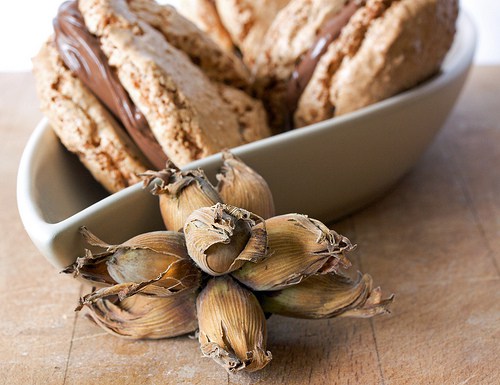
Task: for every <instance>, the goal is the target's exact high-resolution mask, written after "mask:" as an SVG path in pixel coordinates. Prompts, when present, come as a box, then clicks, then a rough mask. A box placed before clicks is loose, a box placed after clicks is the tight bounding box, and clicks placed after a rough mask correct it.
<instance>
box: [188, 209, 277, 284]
mask: <svg viewBox="0 0 500 385" xmlns="http://www.w3.org/2000/svg"><path fill="white" fill-rule="evenodd" d="M256 219H257V220H258V218H257V217H256V216H255V215H253V214H252V213H250V212H248V211H246V210H243V209H240V208H237V207H233V206H229V205H226V204H222V203H217V204H216V205H214V206H212V207H203V208H200V209H198V210H195V211H193V213H192V214H191V215H190V216H189V217H188V219H187V221H186V224H185V225H184V234H185V237H186V246H187V249H188V253H189V255H190V256H191V258H192V259H193V260H194V261H195V262H196V264H197V265H198V266H199V267H200V268H201V269H202V270H203V271H205V272H206V273H208V274H210V275H214V276H218V275H222V274H226V273H229V272H231V271H234V270H236V269H238V268H240V267H241V266H242V265H243V264H244V263H245V262H247V261H251V262H256V261H258V260H259V259H261V258H263V257H264V255H265V252H266V243H267V237H266V231H265V226H262V227H259V228H256V229H255V230H253V229H252V227H253V226H254V225H255V220H256Z"/></svg>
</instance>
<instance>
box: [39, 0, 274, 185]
mask: <svg viewBox="0 0 500 385" xmlns="http://www.w3.org/2000/svg"><path fill="white" fill-rule="evenodd" d="M54 26H55V34H54V36H53V37H52V38H51V39H50V40H49V42H48V43H47V44H46V45H45V46H44V47H43V48H42V50H41V51H40V53H39V55H38V56H37V57H36V58H35V59H34V74H35V77H36V79H37V90H38V94H39V98H40V100H41V106H42V111H43V112H44V113H46V115H47V116H48V118H49V121H50V123H51V126H52V127H53V128H54V131H55V132H56V133H57V134H58V135H59V136H60V137H61V141H62V142H63V144H65V145H66V144H67V143H68V140H67V139H68V137H69V136H74V135H78V134H79V133H80V132H82V131H85V130H83V129H82V127H80V122H81V120H79V119H78V116H77V114H80V115H82V116H85V117H86V118H88V117H91V119H87V121H86V124H87V125H88V127H91V128H94V130H93V132H92V135H90V134H88V133H87V134H86V135H87V136H86V138H87V139H88V138H90V136H92V143H93V144H94V148H93V151H94V152H95V151H97V150H96V149H97V148H99V151H102V155H103V157H104V156H107V157H108V158H109V163H112V164H113V167H114V169H112V168H110V167H105V166H104V165H103V164H99V166H98V167H97V166H95V162H90V161H88V160H87V156H89V151H87V150H88V146H87V147H83V148H82V147H80V146H79V145H78V143H79V142H78V140H76V141H75V140H73V145H72V146H68V149H69V150H70V151H72V152H75V153H77V154H78V156H79V157H80V159H82V162H83V163H84V164H85V165H86V166H87V167H88V168H89V170H90V172H91V173H92V174H93V175H94V176H95V177H96V179H97V180H99V181H100V182H101V183H102V184H103V185H104V186H105V187H106V188H107V189H108V190H109V191H111V192H114V191H117V190H119V189H121V188H123V187H125V186H126V185H129V184H131V183H135V181H137V177H130V178H128V179H126V178H125V179H124V180H123V183H103V180H105V179H107V178H108V177H109V178H112V175H111V174H113V173H118V174H121V175H135V174H136V173H137V172H138V171H139V172H140V171H141V170H143V169H144V168H155V169H159V168H162V167H163V166H164V165H165V162H166V160H167V159H169V160H170V161H172V162H174V163H175V164H177V165H178V166H183V165H185V164H187V163H189V162H191V161H193V160H196V159H199V158H202V157H205V156H207V155H210V154H213V153H216V152H218V151H220V150H222V149H224V148H231V147H235V146H238V145H241V144H244V143H247V142H249V141H254V140H257V139H261V138H264V137H266V136H268V135H269V129H268V128H267V125H266V114H265V111H264V109H263V107H262V104H261V103H260V102H259V101H258V100H256V99H254V98H252V97H251V96H249V95H248V94H247V93H245V92H244V90H245V89H248V86H249V74H248V71H247V70H246V68H245V66H244V65H243V64H242V63H241V61H240V60H239V59H238V58H237V57H236V56H234V55H232V54H230V53H227V52H224V51H223V50H221V48H220V47H219V46H218V45H217V44H215V43H214V42H213V41H212V40H211V39H209V38H208V37H207V36H206V35H205V34H203V33H202V32H201V31H200V30H199V29H198V28H197V27H195V26H194V25H193V24H192V23H191V22H189V21H188V20H186V19H185V18H183V17H182V16H181V15H180V14H178V13H177V12H176V11H175V10H174V9H173V8H172V7H168V6H160V5H158V4H157V3H156V2H154V0H130V1H125V0H80V1H78V2H76V1H70V2H66V3H64V4H63V5H62V6H61V8H60V11H59V14H58V16H57V17H56V19H55V22H54ZM47 58H51V59H50V60H48V59H47ZM49 79H50V80H49ZM61 79H64V80H65V82H64V84H63V83H61ZM68 79H70V81H69V80H68ZM66 80H67V81H66ZM76 91H81V92H79V93H78V92H76ZM83 99H84V100H86V101H87V100H91V101H92V103H90V102H89V103H83V102H82V100H83ZM54 100H57V101H59V103H54ZM68 100H70V103H67V102H68ZM75 106H77V107H78V108H76V109H75V108H74V107H75ZM96 111H98V112H96ZM93 114H94V115H95V116H94V115H93ZM72 119H73V120H74V122H73V123H72V124H70V125H67V124H64V122H67V121H68V120H72ZM96 121H98V122H99V123H100V124H102V125H105V127H106V132H108V130H113V131H114V132H115V135H116V137H117V138H118V137H119V138H121V139H120V141H116V143H118V144H120V146H122V147H123V148H125V147H126V148H127V149H128V150H127V151H118V152H117V153H116V154H109V153H107V152H106V148H104V147H102V148H101V147H99V146H98V144H99V143H100V142H101V141H102V140H103V138H102V137H101V136H100V134H101V132H102V131H103V129H102V127H99V128H100V129H97V128H96V126H95V123H96ZM68 130H70V131H71V133H69V134H68ZM87 131H88V130H87ZM63 138H66V139H64V140H63ZM87 139H86V140H84V142H85V143H86V142H88V140H87ZM124 159H125V160H126V161H124ZM132 160H133V161H134V162H135V163H136V167H134V168H133V169H131V168H128V165H129V164H130V163H134V162H132ZM135 163H134V164H135Z"/></svg>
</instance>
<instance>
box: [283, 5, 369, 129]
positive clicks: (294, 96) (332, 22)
mask: <svg viewBox="0 0 500 385" xmlns="http://www.w3.org/2000/svg"><path fill="white" fill-rule="evenodd" d="M364 3H365V1H359V0H350V1H348V2H347V3H346V4H345V5H344V7H343V8H342V10H341V11H340V12H339V13H337V14H336V15H335V16H333V17H332V18H331V19H329V20H327V21H326V22H325V23H324V25H323V26H322V27H321V30H320V32H319V34H318V37H317V39H316V41H315V43H314V44H313V45H312V47H311V49H309V51H307V53H306V54H305V55H304V56H303V57H302V60H301V61H300V62H299V63H298V64H297V66H296V67H295V70H294V71H293V73H292V76H291V78H290V80H289V81H288V85H287V108H288V111H289V113H290V115H291V116H290V122H293V113H294V112H295V110H296V109H297V105H298V103H299V99H300V96H301V95H302V93H303V92H304V90H305V88H306V86H307V84H308V83H309V81H310V80H311V78H312V76H313V73H314V70H315V69H316V66H317V65H318V63H319V60H320V59H321V57H322V56H323V55H324V54H325V52H326V50H327V48H328V46H329V45H330V44H331V43H332V42H333V41H335V40H336V39H337V38H338V37H339V36H340V33H341V32H342V28H344V27H345V26H346V25H347V23H348V22H349V19H350V18H351V17H352V15H354V13H355V12H356V11H357V10H358V9H359V8H360V7H361V6H362V5H363V4H364ZM288 128H292V127H288Z"/></svg>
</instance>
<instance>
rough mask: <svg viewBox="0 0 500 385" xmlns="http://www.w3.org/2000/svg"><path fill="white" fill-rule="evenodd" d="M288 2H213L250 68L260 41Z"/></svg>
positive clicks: (280, 0)
mask: <svg viewBox="0 0 500 385" xmlns="http://www.w3.org/2000/svg"><path fill="white" fill-rule="evenodd" d="M289 2H290V0H215V5H216V11H217V12H218V14H219V17H220V20H221V22H222V24H223V25H224V27H225V28H226V30H227V31H228V32H229V35H230V36H231V38H232V40H233V42H234V44H235V45H236V46H237V47H238V48H239V50H240V51H241V53H242V57H243V60H244V62H245V63H246V64H247V65H248V66H249V67H250V68H251V67H252V66H253V64H254V62H255V59H256V57H257V56H258V55H259V53H260V52H261V49H262V40H263V38H264V36H265V34H266V32H267V30H268V29H269V27H270V26H271V24H272V22H273V20H274V18H275V17H276V15H277V14H278V12H279V11H280V10H281V9H282V8H283V7H285V6H286V5H287V4H288V3H289Z"/></svg>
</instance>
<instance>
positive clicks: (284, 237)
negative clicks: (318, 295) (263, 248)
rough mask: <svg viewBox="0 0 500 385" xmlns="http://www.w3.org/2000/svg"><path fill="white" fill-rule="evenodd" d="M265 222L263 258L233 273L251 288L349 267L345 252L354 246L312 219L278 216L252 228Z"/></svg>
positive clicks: (281, 285)
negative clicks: (265, 240)
mask: <svg viewBox="0 0 500 385" xmlns="http://www.w3.org/2000/svg"><path fill="white" fill-rule="evenodd" d="M264 225H265V227H266V232H267V238H268V250H267V253H266V257H265V258H264V259H262V260H260V261H258V262H257V263H246V264H244V265H243V266H242V267H241V268H240V269H239V270H236V271H234V272H233V273H232V275H233V277H235V278H236V279H237V280H238V281H240V282H242V283H243V284H245V285H246V286H248V287H250V288H252V289H253V290H265V291H268V290H279V289H282V288H284V287H287V286H290V285H296V284H298V283H300V282H301V281H302V279H304V278H306V277H308V276H310V275H312V274H326V273H329V272H336V271H338V269H339V268H340V265H342V266H343V267H349V266H350V262H349V260H348V259H347V258H346V257H345V255H344V254H345V253H347V252H349V251H351V250H352V249H353V248H354V247H353V246H352V244H351V242H350V241H349V239H347V238H346V237H344V236H341V235H339V234H337V233H336V232H335V231H333V230H329V229H328V228H327V227H326V226H325V225H324V224H323V223H321V222H319V221H317V220H315V219H311V218H308V217H307V216H305V215H300V214H287V215H280V216H277V217H273V218H270V219H267V220H266V221H265V222H264V223H261V224H258V225H256V226H255V227H254V228H253V229H252V230H253V231H256V230H257V229H259V228H261V227H262V226H264Z"/></svg>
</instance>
